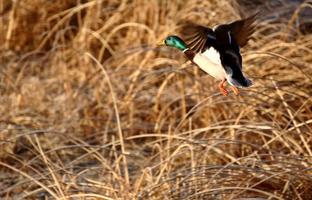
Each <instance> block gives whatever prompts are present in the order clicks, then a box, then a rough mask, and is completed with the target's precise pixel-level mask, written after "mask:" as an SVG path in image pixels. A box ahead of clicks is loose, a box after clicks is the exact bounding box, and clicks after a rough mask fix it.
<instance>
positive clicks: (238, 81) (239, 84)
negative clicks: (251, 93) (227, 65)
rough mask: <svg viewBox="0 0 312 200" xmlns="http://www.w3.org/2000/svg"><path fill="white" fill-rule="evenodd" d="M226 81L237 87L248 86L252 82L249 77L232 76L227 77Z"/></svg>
mask: <svg viewBox="0 0 312 200" xmlns="http://www.w3.org/2000/svg"><path fill="white" fill-rule="evenodd" d="M227 81H228V82H229V84H230V85H232V86H235V87H239V88H242V87H250V86H251V85H252V84H253V83H252V81H251V80H250V79H248V78H245V77H244V78H243V79H234V78H233V77H228V78H227Z"/></svg>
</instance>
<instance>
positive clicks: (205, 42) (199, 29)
mask: <svg viewBox="0 0 312 200" xmlns="http://www.w3.org/2000/svg"><path fill="white" fill-rule="evenodd" d="M180 33H181V35H182V37H183V39H184V41H185V42H186V44H187V46H188V47H189V48H190V50H192V51H193V52H195V53H202V52H204V51H205V50H206V49H207V48H208V47H210V46H212V45H213V44H214V43H216V35H215V33H214V32H213V30H212V29H210V28H208V27H205V26H202V25H198V24H194V23H190V22H188V23H186V24H184V26H182V28H181V31H180Z"/></svg>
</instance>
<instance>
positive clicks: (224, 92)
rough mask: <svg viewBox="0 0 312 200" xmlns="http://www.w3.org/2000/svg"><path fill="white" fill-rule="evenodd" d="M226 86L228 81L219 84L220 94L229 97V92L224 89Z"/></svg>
mask: <svg viewBox="0 0 312 200" xmlns="http://www.w3.org/2000/svg"><path fill="white" fill-rule="evenodd" d="M225 85H226V79H224V80H222V81H221V83H219V89H220V92H221V93H222V94H223V96H227V95H228V94H229V92H228V91H227V90H226V89H225V88H224V87H225Z"/></svg>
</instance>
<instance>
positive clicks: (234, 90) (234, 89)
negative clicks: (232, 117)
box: [231, 86, 239, 96]
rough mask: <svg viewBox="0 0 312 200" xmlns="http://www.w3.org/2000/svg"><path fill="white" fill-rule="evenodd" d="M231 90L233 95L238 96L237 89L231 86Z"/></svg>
mask: <svg viewBox="0 0 312 200" xmlns="http://www.w3.org/2000/svg"><path fill="white" fill-rule="evenodd" d="M231 89H232V90H233V92H234V94H235V95H236V96H238V95H239V90H238V89H237V87H235V86H231Z"/></svg>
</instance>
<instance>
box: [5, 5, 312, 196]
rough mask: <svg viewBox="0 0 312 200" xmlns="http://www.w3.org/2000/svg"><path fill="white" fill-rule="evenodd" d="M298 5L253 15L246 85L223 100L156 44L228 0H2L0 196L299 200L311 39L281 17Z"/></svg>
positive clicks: (311, 114)
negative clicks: (256, 23)
mask: <svg viewBox="0 0 312 200" xmlns="http://www.w3.org/2000/svg"><path fill="white" fill-rule="evenodd" d="M3 2H5V3H3ZM257 2H258V1H257ZM285 2H286V1H285ZM285 2H284V4H285V5H288V4H287V3H285ZM292 5H293V4H292ZM309 5H310V2H309V1H307V2H305V3H298V4H296V6H295V7H294V6H290V7H287V9H288V11H287V12H284V9H285V8H284V7H283V8H281V10H283V12H282V13H283V14H282V15H277V14H276V13H278V10H276V13H273V14H276V15H274V17H272V16H270V15H269V14H268V15H265V14H263V15H262V16H261V18H260V20H259V26H258V28H257V31H256V33H255V35H254V38H253V39H252V40H251V41H250V42H249V45H248V46H247V47H246V48H244V49H242V53H243V56H244V70H245V71H246V73H247V74H248V75H249V76H250V77H252V79H253V81H254V82H255V85H254V86H253V87H251V88H250V89H246V90H242V92H241V93H242V94H241V96H239V97H236V96H234V95H232V94H231V95H230V96H229V97H227V98H224V97H223V96H221V95H220V94H219V93H218V90H217V87H216V82H215V80H213V79H212V78H210V77H208V76H203V74H201V72H199V71H198V69H197V68H195V67H194V66H193V65H192V64H191V63H190V62H185V61H186V59H185V58H184V56H183V54H181V53H180V52H177V51H175V50H173V49H170V48H157V47H155V43H156V42H157V41H159V40H160V39H163V37H165V36H166V35H168V34H171V33H174V32H175V31H176V30H178V28H179V24H180V22H182V21H184V20H194V21H197V22H200V23H204V24H207V25H209V26H213V25H215V24H218V23H223V22H227V21H231V20H234V19H237V18H239V14H238V13H239V11H238V10H237V8H238V7H237V2H236V3H235V2H234V1H220V0H218V1H217V0H213V1H194V0H189V1H179V0H173V1H170V2H169V1H156V0H154V1H149V2H147V1H145V0H135V1H125V0H123V1H119V0H118V1H117V0H116V1H114V0H90V1H83V0H66V1H40V0H36V1H29V0H26V1H1V2H0V20H1V23H2V26H1V27H0V44H1V46H0V50H1V54H0V58H1V59H0V66H1V70H0V72H1V73H0V91H1V96H0V103H1V105H2V106H1V107H0V113H1V114H0V127H1V129H0V139H1V140H0V147H1V148H0V166H1V167H0V170H1V173H0V188H1V189H0V196H1V198H3V199H12V198H16V199H71V198H75V199H89V198H90V199H137V198H138V199H148V198H150V199H248V198H258V199H298V200H299V199H300V200H301V199H304V200H305V199H306V200H308V199H310V197H311V196H312V194H311V190H312V188H311V185H312V177H311V174H312V173H311V162H312V159H311V158H312V150H311V145H312V130H311V129H312V125H311V124H312V120H311V118H312V104H311V95H312V93H311V91H312V82H311V79H312V71H311V62H312V56H311V55H312V50H311V49H312V36H311V34H309V32H305V33H304V34H303V32H302V31H301V28H300V26H297V25H298V24H297V23H295V22H297V19H299V18H300V19H301V18H302V16H301V15H299V13H300V12H297V11H298V9H295V10H293V9H292V8H293V7H294V8H299V7H300V6H301V7H305V9H310V6H309ZM249 6H250V5H248V9H249V10H250V11H251V12H252V8H253V6H254V5H253V6H252V7H249ZM301 7H300V8H301ZM289 13H290V14H289ZM268 16H269V17H268Z"/></svg>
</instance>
